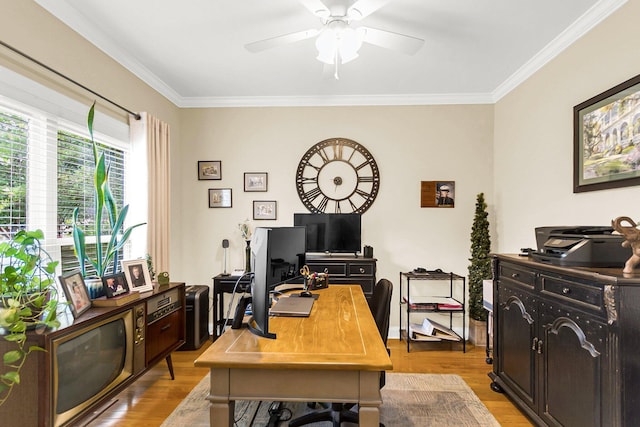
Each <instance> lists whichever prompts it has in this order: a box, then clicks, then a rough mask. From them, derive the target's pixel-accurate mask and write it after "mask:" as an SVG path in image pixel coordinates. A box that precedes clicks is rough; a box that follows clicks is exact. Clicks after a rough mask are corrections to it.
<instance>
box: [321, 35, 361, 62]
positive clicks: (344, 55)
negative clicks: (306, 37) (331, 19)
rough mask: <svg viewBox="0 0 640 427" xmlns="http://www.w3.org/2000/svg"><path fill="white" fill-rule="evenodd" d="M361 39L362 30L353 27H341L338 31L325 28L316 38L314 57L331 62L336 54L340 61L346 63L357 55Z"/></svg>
mask: <svg viewBox="0 0 640 427" xmlns="http://www.w3.org/2000/svg"><path fill="white" fill-rule="evenodd" d="M362 41H363V34H362V32H361V31H356V30H354V29H353V28H341V29H340V30H339V31H336V30H334V29H332V28H325V29H324V30H323V31H322V33H320V35H319V36H318V38H317V39H316V48H317V49H318V56H317V57H316V58H317V59H318V60H319V61H321V62H324V63H325V64H333V63H335V59H336V54H337V55H339V56H340V62H341V63H343V64H346V63H347V62H350V61H353V60H354V59H356V58H357V57H358V51H359V50H360V48H361V47H362Z"/></svg>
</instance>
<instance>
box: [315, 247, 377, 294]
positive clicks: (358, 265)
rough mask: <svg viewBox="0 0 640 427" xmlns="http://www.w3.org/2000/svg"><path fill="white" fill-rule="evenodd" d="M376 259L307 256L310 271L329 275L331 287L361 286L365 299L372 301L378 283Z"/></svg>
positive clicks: (347, 256)
mask: <svg viewBox="0 0 640 427" xmlns="http://www.w3.org/2000/svg"><path fill="white" fill-rule="evenodd" d="M377 261H378V260H377V259H376V258H364V257H360V256H355V257H354V256H352V255H351V254H344V253H341V254H332V255H327V254H325V255H320V254H307V259H306V264H307V266H308V267H309V270H310V271H312V272H317V273H325V272H326V273H328V274H329V286H331V285H360V286H362V291H363V292H364V295H365V297H367V299H370V298H371V296H372V295H373V287H374V285H375V283H376V263H377Z"/></svg>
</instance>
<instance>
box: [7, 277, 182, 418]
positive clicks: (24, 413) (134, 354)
mask: <svg viewBox="0 0 640 427" xmlns="http://www.w3.org/2000/svg"><path fill="white" fill-rule="evenodd" d="M185 313H186V308H185V284H184V283H170V284H169V285H163V286H160V287H158V286H157V285H156V286H155V287H154V290H153V291H152V292H145V293H142V294H140V298H138V299H136V300H134V301H130V302H127V303H124V304H122V305H121V306H110V307H92V308H90V309H89V310H88V311H86V312H84V313H83V314H82V315H81V316H80V317H78V318H77V319H74V318H73V316H72V315H71V313H70V311H69V310H66V311H65V312H64V313H62V315H60V317H59V319H60V322H61V326H60V327H59V328H57V329H55V330H47V331H45V332H44V333H41V332H35V331H34V332H30V333H29V334H28V343H29V345H38V346H40V347H43V348H44V349H45V350H46V351H45V352H36V353H34V354H31V355H30V356H29V358H28V359H27V362H26V364H25V366H24V369H23V371H22V373H21V383H20V384H19V385H17V386H16V387H15V388H14V390H13V391H12V393H11V395H10V397H9V399H8V400H7V401H6V402H5V403H4V404H3V405H1V406H0V425H7V426H25V427H49V426H54V425H65V426H67V425H82V424H83V423H84V422H85V421H86V420H87V419H88V418H89V417H91V416H93V415H94V413H99V412H100V410H101V409H102V408H104V407H106V406H108V404H109V403H108V402H109V399H111V398H113V397H114V396H115V395H116V394H118V393H119V392H120V391H122V389H124V388H125V387H126V386H128V385H129V384H131V383H132V382H134V381H135V380H136V379H138V378H139V377H140V376H141V375H143V374H144V373H146V372H147V371H148V370H149V369H150V368H152V367H153V366H154V365H155V364H157V363H158V362H160V361H162V360H166V361H167V364H168V367H169V372H170V374H171V377H172V378H173V367H172V365H171V353H172V352H173V351H174V350H176V349H177V348H179V347H180V346H181V345H182V344H184V342H185V328H186V318H185ZM118 319H123V321H124V323H126V324H127V325H128V326H127V327H126V328H125V329H126V331H127V332H126V333H125V335H126V338H125V340H126V347H131V348H132V349H131V350H128V353H127V354H129V356H126V358H131V360H130V362H123V365H122V366H124V368H123V369H124V371H123V372H124V373H122V374H121V375H120V376H119V377H118V378H121V379H118V380H116V381H115V382H113V383H111V384H109V386H108V387H107V388H101V387H102V386H101V385H99V384H94V383H93V382H92V381H91V377H90V374H89V372H90V371H91V369H92V368H91V366H92V365H96V363H97V362H96V361H95V360H94V357H95V356H94V355H95V354H98V353H101V352H102V353H103V356H104V357H103V358H102V359H103V360H104V359H105V357H108V352H110V351H111V348H112V347H109V346H108V345H104V343H105V342H106V341H118V340H116V339H115V338H114V337H115V334H113V333H105V335H101V334H94V336H92V339H91V340H89V339H86V340H85V338H84V337H86V336H88V335H91V334H92V333H93V331H96V330H97V329H98V328H100V327H101V326H102V325H105V324H107V323H109V322H112V320H115V321H118ZM0 331H2V330H1V329H0ZM77 340H80V342H79V343H78V345H74V346H73V349H74V351H73V352H71V354H66V356H73V357H74V366H75V367H76V368H75V369H74V372H73V375H77V377H78V382H79V383H80V385H78V387H79V388H80V389H84V388H87V387H94V388H95V389H96V391H97V394H96V395H94V396H95V398H94V399H92V400H91V401H90V403H87V404H83V403H82V402H78V403H77V406H76V407H77V408H78V409H73V415H72V416H70V417H69V416H67V418H63V417H61V416H59V415H57V414H59V412H58V411H57V410H56V407H55V402H56V399H58V400H59V399H60V393H61V392H60V393H58V392H57V391H56V384H57V381H58V378H57V376H58V373H59V372H60V370H61V369H63V368H61V367H59V365H61V364H62V362H61V361H60V360H58V356H56V354H57V353H56V346H57V345H58V343H67V342H75V341H77ZM9 345H10V343H8V342H7V341H6V340H4V339H2V338H1V337H0V354H3V353H4V351H6V350H7V348H9V347H8V346H9ZM98 347H99V348H98ZM11 348H13V347H11ZM105 352H107V353H106V354H105ZM59 357H62V356H59ZM112 359H114V361H113V363H111V364H113V365H115V366H117V365H118V363H117V362H116V360H117V359H118V355H117V353H115V354H114V356H113V358H112ZM83 366H84V367H86V369H85V370H83V369H82V367H83ZM98 366H99V367H98V368H97V369H100V370H102V368H101V367H100V366H101V365H98ZM76 371H77V373H76ZM83 376H84V377H83ZM67 377H68V375H67ZM83 381H84V385H82V382H83ZM56 396H58V397H57V398H56ZM74 399H76V398H75V397H74V396H65V401H74Z"/></svg>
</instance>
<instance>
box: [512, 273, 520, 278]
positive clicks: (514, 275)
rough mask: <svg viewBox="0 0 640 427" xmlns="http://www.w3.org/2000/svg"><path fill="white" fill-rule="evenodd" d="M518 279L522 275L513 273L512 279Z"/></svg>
mask: <svg viewBox="0 0 640 427" xmlns="http://www.w3.org/2000/svg"><path fill="white" fill-rule="evenodd" d="M518 277H520V274H518V273H511V278H512V279H517V278H518Z"/></svg>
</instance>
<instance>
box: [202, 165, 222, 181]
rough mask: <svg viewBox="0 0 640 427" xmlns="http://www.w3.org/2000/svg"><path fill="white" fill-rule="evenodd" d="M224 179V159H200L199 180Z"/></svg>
mask: <svg viewBox="0 0 640 427" xmlns="http://www.w3.org/2000/svg"><path fill="white" fill-rule="evenodd" d="M220 179H222V161H220V160H200V161H198V181H204V180H220Z"/></svg>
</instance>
